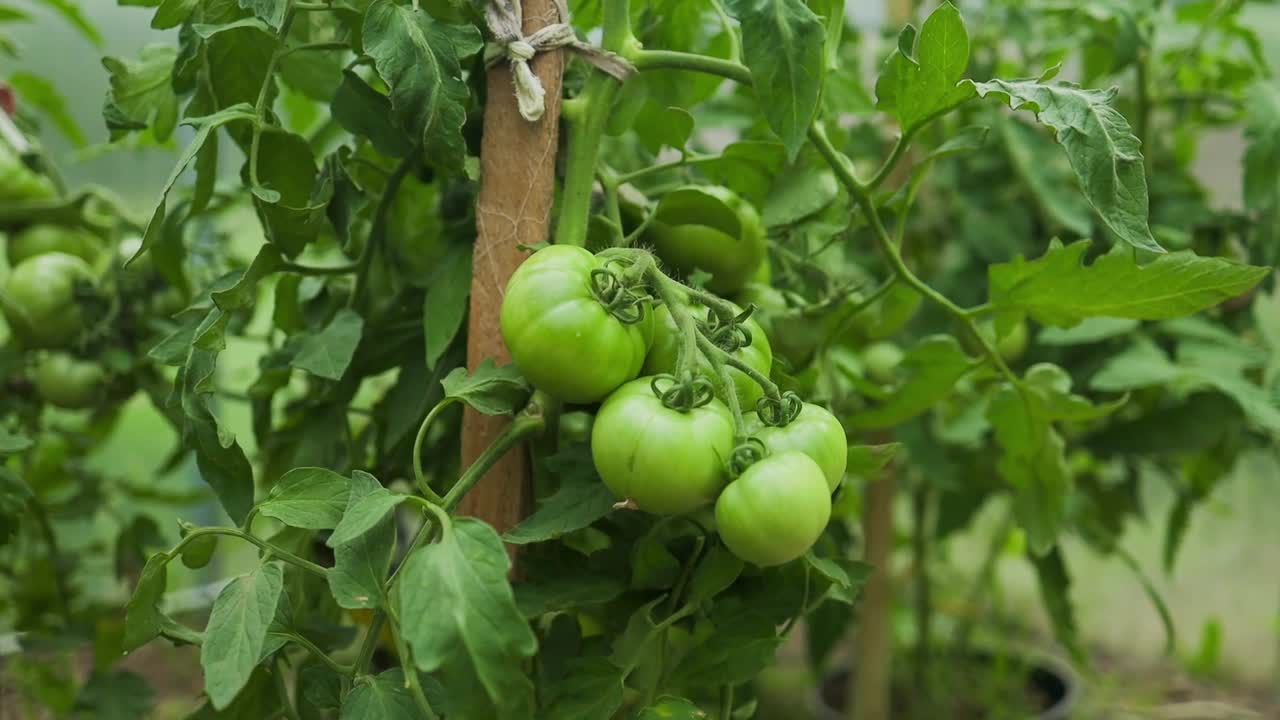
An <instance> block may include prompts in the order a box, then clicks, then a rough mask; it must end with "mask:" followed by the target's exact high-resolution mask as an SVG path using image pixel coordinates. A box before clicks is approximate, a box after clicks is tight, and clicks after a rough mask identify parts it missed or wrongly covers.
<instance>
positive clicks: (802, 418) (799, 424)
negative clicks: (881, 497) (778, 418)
mask: <svg viewBox="0 0 1280 720" xmlns="http://www.w3.org/2000/svg"><path fill="white" fill-rule="evenodd" d="M745 419H746V422H747V432H748V433H749V434H751V435H753V436H755V437H756V438H758V439H759V440H760V442H762V443H764V446H765V448H766V449H767V450H768V451H769V452H770V453H772V454H775V455H777V454H781V453H784V452H787V451H790V450H795V451H797V452H802V453H804V454H805V455H808V456H809V458H810V459H812V460H813V461H814V462H816V463H817V464H818V467H820V468H822V475H823V477H825V478H826V480H827V488H828V489H829V490H830V491H831V492H835V489H836V488H837V487H839V486H840V481H841V480H843V479H844V469H845V465H846V464H847V463H848V462H849V441H848V440H847V439H846V438H845V434H844V426H842V425H841V424H840V421H839V420H837V419H836V416H835V415H832V414H831V413H830V411H828V410H827V409H826V408H824V407H822V406H821V405H814V404H813V403H805V404H804V405H802V406H801V408H800V414H799V415H797V416H796V417H795V419H793V420H792V421H791V422H789V423H787V424H786V425H785V426H783V427H773V426H770V425H765V424H764V423H762V422H761V421H760V416H759V415H757V414H756V413H751V414H749V415H747V416H746V418H745Z"/></svg>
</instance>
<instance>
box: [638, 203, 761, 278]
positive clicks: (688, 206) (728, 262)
mask: <svg viewBox="0 0 1280 720" xmlns="http://www.w3.org/2000/svg"><path fill="white" fill-rule="evenodd" d="M644 237H645V240H646V241H648V242H649V243H651V244H652V245H653V246H654V248H656V249H657V251H658V255H659V256H660V257H661V258H662V259H663V260H665V261H666V262H667V263H669V264H670V265H671V266H672V267H673V268H675V269H676V270H678V271H680V272H683V273H692V272H693V271H695V270H702V271H704V272H707V273H710V274H711V280H710V281H709V282H708V283H707V288H708V289H710V290H712V291H713V292H716V293H719V294H721V295H729V294H731V293H735V292H737V291H738V290H740V289H742V286H743V285H745V284H746V283H747V280H749V279H751V278H752V276H753V275H755V274H756V273H757V272H758V271H759V267H760V264H761V263H762V262H764V259H765V254H766V251H767V246H766V244H765V234H764V224H763V223H762V222H761V221H760V215H759V213H757V212H756V209H755V208H754V207H752V206H751V204H750V203H748V202H747V201H745V200H743V199H742V198H740V197H738V196H737V195H736V194H734V193H733V191H731V190H728V189H727V188H722V187H715V186H711V187H703V186H686V187H682V188H679V189H677V190H673V191H671V192H670V193H668V194H667V195H666V196H665V197H663V198H662V201H661V202H660V203H658V207H657V209H656V210H654V218H653V222H652V223H650V224H649V227H648V229H647V230H646V231H645V234H644Z"/></svg>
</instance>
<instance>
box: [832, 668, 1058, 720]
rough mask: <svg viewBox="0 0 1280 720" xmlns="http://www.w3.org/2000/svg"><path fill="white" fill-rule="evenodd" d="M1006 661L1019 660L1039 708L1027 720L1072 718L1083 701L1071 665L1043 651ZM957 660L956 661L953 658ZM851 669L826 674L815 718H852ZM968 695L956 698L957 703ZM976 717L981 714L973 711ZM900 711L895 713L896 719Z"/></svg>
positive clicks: (1026, 694) (906, 691)
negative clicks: (849, 709) (847, 704)
mask: <svg viewBox="0 0 1280 720" xmlns="http://www.w3.org/2000/svg"><path fill="white" fill-rule="evenodd" d="M1000 657H1002V658H1003V660H1004V662H1005V663H1006V664H1007V663H1008V662H1010V661H1012V662H1016V663H1017V664H1018V665H1019V666H1020V668H1019V674H1021V675H1022V677H1023V680H1022V685H1023V688H1022V693H1023V701H1024V702H1025V701H1027V699H1034V704H1035V705H1038V706H1039V707H1038V708H1037V709H1036V710H1034V711H1032V713H1033V714H1030V715H1027V716H1026V719H1025V720H1071V718H1072V712H1073V711H1074V710H1075V708H1076V707H1077V705H1078V704H1079V701H1080V679H1079V677H1078V676H1077V675H1076V673H1075V671H1074V670H1072V669H1071V666H1070V665H1068V664H1066V663H1065V662H1063V661H1061V660H1058V659H1056V658H1054V657H1051V656H1048V655H1044V654H1041V653H1034V652H1033V653H1019V654H1015V655H1013V656H1010V654H1009V653H1005V654H1003V655H1002V656H1000ZM953 662H954V661H953ZM964 662H965V663H971V664H974V665H977V666H986V667H991V668H994V667H995V665H996V663H997V655H995V654H993V653H987V652H980V651H979V652H974V653H972V654H970V655H969V656H968V657H967V659H966V660H965V661H964ZM849 673H850V670H849V668H840V669H837V670H835V671H833V672H831V673H829V674H827V675H826V676H825V677H824V678H823V680H822V684H821V685H819V687H818V688H817V691H816V692H815V693H814V695H813V707H814V712H813V715H814V717H815V718H816V720H846V718H848V717H849V715H848V713H847V711H846V710H844V709H843V708H844V705H845V694H846V691H847V688H848V686H849ZM894 696H895V698H907V699H909V698H910V696H911V688H895V691H894ZM965 700H970V699H968V698H957V705H961V704H965V703H964V702H963V701H965ZM970 715H971V716H972V717H973V718H975V719H977V718H981V717H982V715H981V714H974V713H972V712H971V713H970ZM896 717H897V714H896V713H895V718H896Z"/></svg>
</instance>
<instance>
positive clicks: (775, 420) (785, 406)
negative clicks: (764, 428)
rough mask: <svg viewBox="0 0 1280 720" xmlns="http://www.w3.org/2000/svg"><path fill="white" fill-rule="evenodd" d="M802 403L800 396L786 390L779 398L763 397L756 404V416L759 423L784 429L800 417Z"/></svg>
mask: <svg viewBox="0 0 1280 720" xmlns="http://www.w3.org/2000/svg"><path fill="white" fill-rule="evenodd" d="M803 408H804V401H803V400H801V399H800V396H799V395H797V394H795V393H794V392H792V391H790V390H788V391H786V392H784V393H782V395H780V396H779V397H776V398H774V397H769V396H768V395H765V396H764V397H762V398H760V402H759V403H757V404H756V414H757V415H758V416H759V417H760V422H762V423H764V424H765V425H768V426H771V427H785V426H787V425H789V424H790V423H791V421H792V420H795V419H796V417H797V416H799V415H800V411H801V410H802V409H803Z"/></svg>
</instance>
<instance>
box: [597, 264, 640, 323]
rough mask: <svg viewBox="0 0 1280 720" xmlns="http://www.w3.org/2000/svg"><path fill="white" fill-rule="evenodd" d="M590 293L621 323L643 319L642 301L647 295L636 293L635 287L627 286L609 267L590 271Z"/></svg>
mask: <svg viewBox="0 0 1280 720" xmlns="http://www.w3.org/2000/svg"><path fill="white" fill-rule="evenodd" d="M590 282H591V294H592V295H594V296H595V298H596V300H599V301H600V304H601V305H603V306H604V309H605V310H607V311H608V312H609V314H610V315H613V316H614V317H615V318H617V319H618V322H620V323H622V324H623V325H634V324H636V323H638V322H640V321H641V320H643V319H644V301H645V300H646V299H647V298H648V296H647V295H638V294H636V292H635V288H628V287H626V286H625V285H623V284H622V281H621V280H619V279H618V275H617V274H616V273H615V272H614V271H613V270H610V269H609V268H595V269H594V270H592V271H591V281H590Z"/></svg>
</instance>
